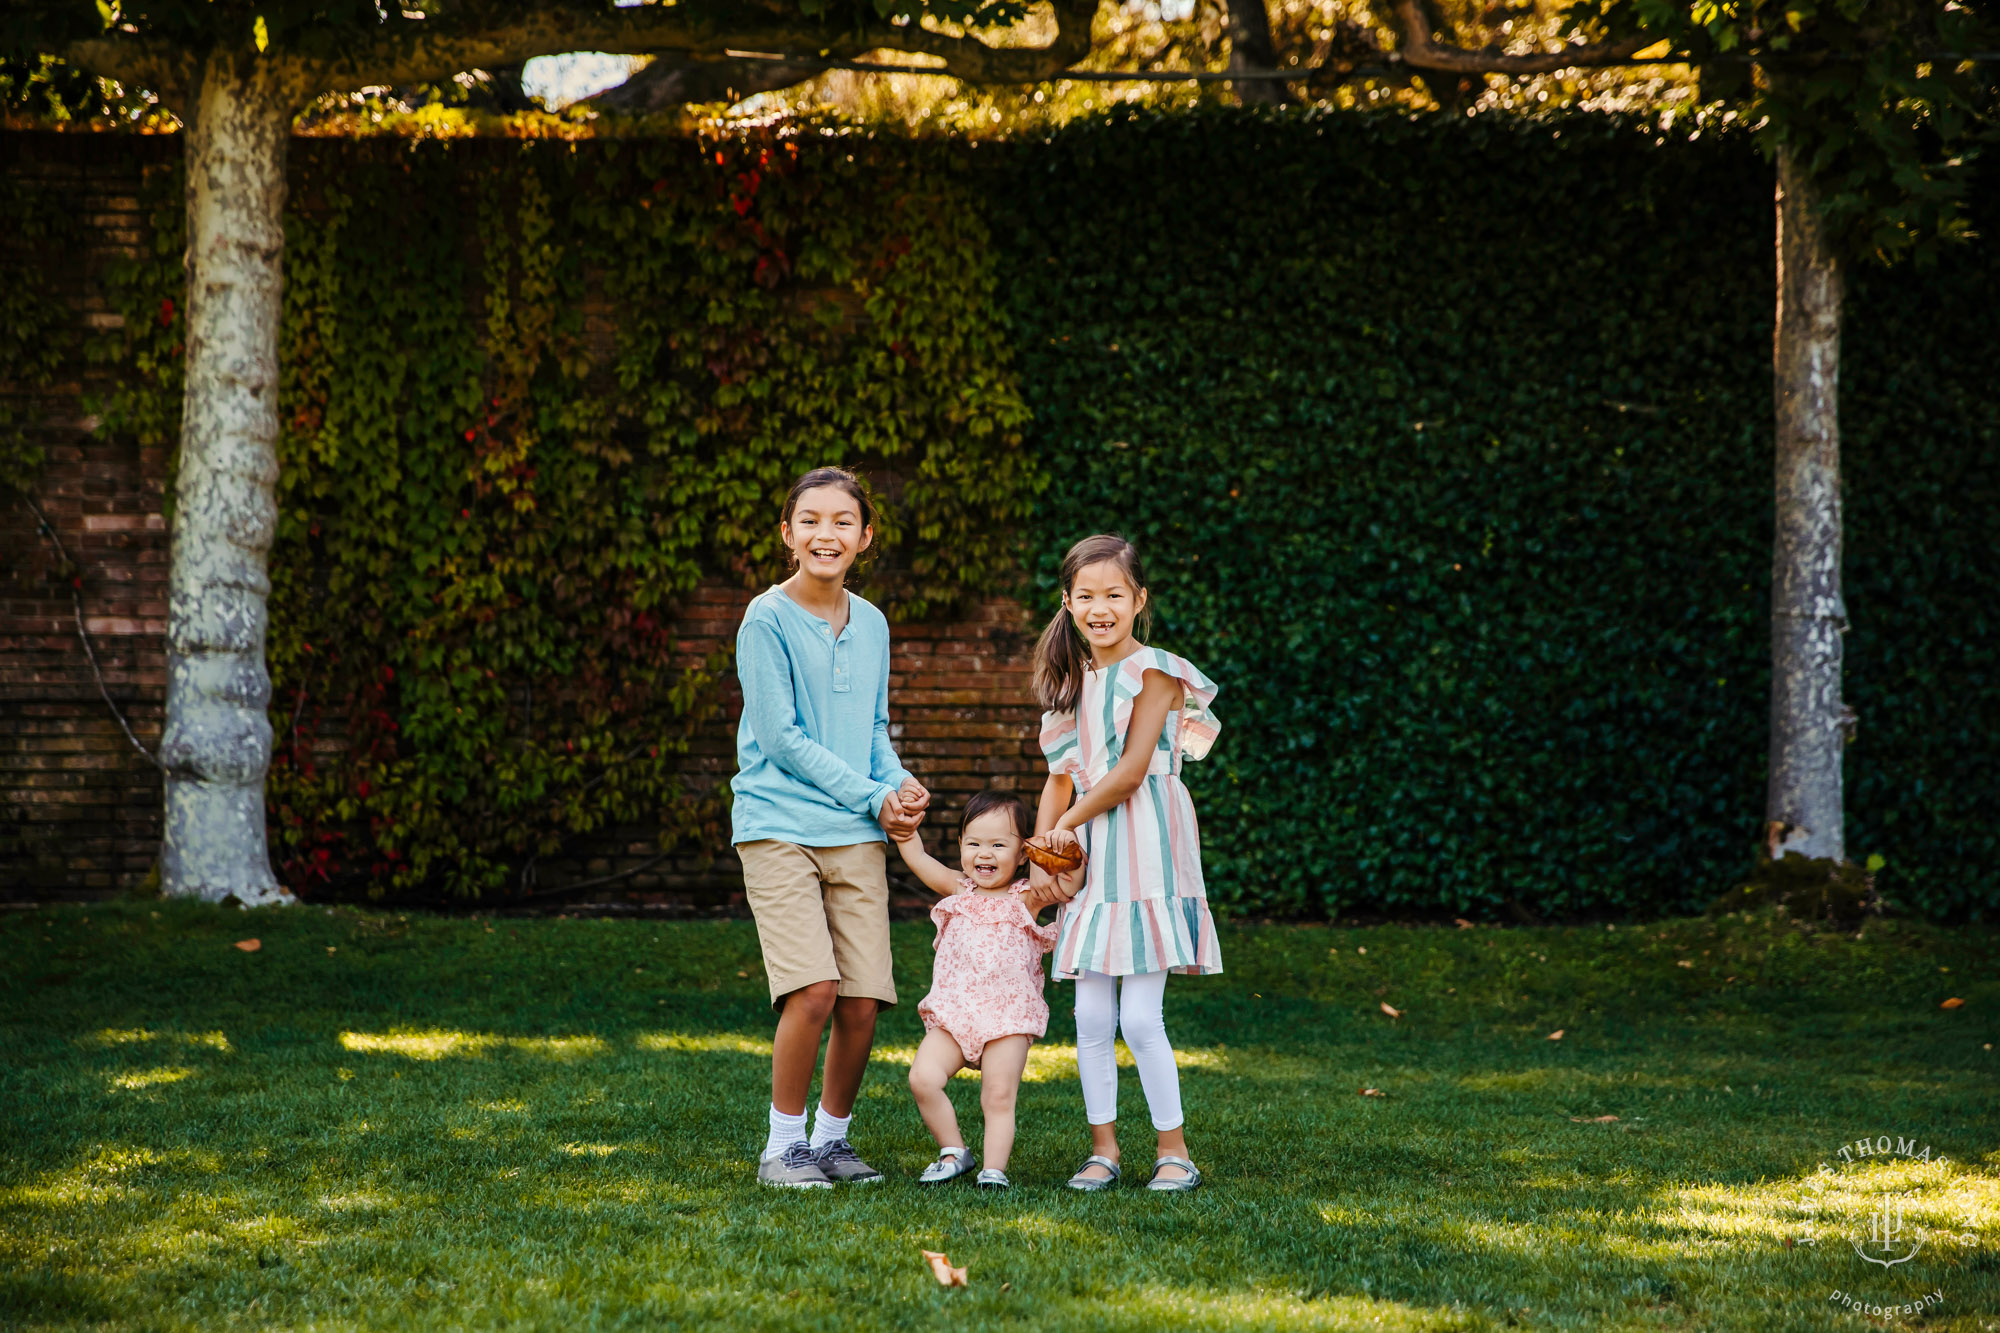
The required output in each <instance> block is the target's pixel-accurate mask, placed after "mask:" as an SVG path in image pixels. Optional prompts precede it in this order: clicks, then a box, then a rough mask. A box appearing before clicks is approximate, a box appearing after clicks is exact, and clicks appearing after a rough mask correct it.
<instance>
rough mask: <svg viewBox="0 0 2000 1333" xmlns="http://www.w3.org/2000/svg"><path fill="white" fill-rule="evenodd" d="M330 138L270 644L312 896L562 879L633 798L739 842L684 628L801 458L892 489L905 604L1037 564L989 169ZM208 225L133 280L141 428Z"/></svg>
mask: <svg viewBox="0 0 2000 1333" xmlns="http://www.w3.org/2000/svg"><path fill="white" fill-rule="evenodd" d="M301 157H302V161H301V162H300V163H299V164H298V170H297V172H296V176H297V182H298V183H297V188H296V189H295V192H294V201H295V202H294V209H293V212H292V214H291V216H290V218H289V219H288V225H287V282H286V295H285V327H284V333H283V339H284V352H283V367H284V378H283V384H282V387H281V397H280V403H281V418H282V423H283V431H284V433H283V438H282V441H281V448H280V454H281V461H282V464H283V474H282V477H281V480H280V482H279V503H280V520H279V534H278V541H277V546H276V549H275V550H274V552H273V555H272V561H271V567H272V579H273V593H272V625H273V630H272V639H271V649H270V660H271V667H272V676H273V685H274V695H273V700H274V701H273V705H272V724H273V727H274V729H275V731H276V733H277V736H278V751H277V756H276V759H275V762H274V768H273V773H272V778H271V785H270V810H271V819H272V830H271V831H272V837H273V843H274V846H275V847H276V848H277V849H278V851H277V855H278V857H279V859H280V861H281V864H282V871H283V874H284V877H285V879H286V880H287V882H288V883H290V884H292V885H293V886H294V887H295V888H300V889H304V890H307V891H309V892H310V891H314V890H315V889H317V891H319V892H328V891H342V892H345V891H353V890H354V889H355V888H356V887H358V886H359V885H360V884H363V883H365V884H367V885H369V886H370V888H371V889H372V890H373V891H375V892H390V893H396V894H399V895H403V894H411V893H425V894H435V893H439V892H443V893H448V894H452V895H459V896H466V895H478V894H481V893H484V892H488V891H492V890H495V889H498V888H501V887H503V886H510V887H511V885H513V884H520V885H529V884H532V883H533V875H532V866H533V863H534V861H535V859H536V858H538V857H544V856H548V855H550V854H552V853H554V852H555V851H557V850H558V848H559V847H561V846H562V844H563V843H564V842H565V840H567V839H569V838H571V837H573V836H575V835H579V834H584V833H589V832H592V831H594V830H598V829H602V828H604V827H606V826H607V825H616V824H622V823H634V824H643V825H645V826H647V828H648V829H649V831H650V829H652V828H653V827H655V826H657V828H658V829H659V837H660V840H661V842H662V843H663V844H672V843H674V842H675V841H676V840H680V839H693V840H695V841H697V842H698V843H699V844H700V845H702V846H712V845H714V844H715V843H716V842H719V841H721V840H722V833H721V830H720V828H719V827H718V820H719V819H720V816H721V809H720V802H719V800H718V799H717V798H716V797H715V796H713V795H701V796H698V795H697V794H695V793H691V792H690V791H689V790H688V789H687V788H686V786H685V785H684V783H683V780H682V777H681V770H682V767H683V762H682V755H683V754H684V753H685V750H686V746H687V740H688V736H689V734H690V732H691V730H692V729H693V727H694V726H695V725H697V724H698V723H700V722H701V721H702V720H704V719H705V718H707V717H709V716H711V715H712V714H713V712H714V710H715V708H716V707H717V705H718V701H719V700H718V692H717V685H718V680H719V676H720V673H721V671H722V669H723V668H724V666H725V665H726V662H725V661H723V660H720V659H710V660H692V659H690V658H689V657H688V656H687V654H686V653H685V652H684V651H683V650H682V649H680V648H679V647H678V646H677V645H676V643H675V641H674V639H673V636H672V632H671V629H672V624H673V620H674V615H675V611H676V609H677V607H678V606H679V604H680V602H681V600H682V599H683V598H684V597H685V596H686V595H687V594H688V592H689V591H690V590H691V589H693V588H694V586H695V585H696V583H697V582H698V581H699V580H700V579H702V578H703V577H704V576H706V575H714V574H718V573H720V574H725V575H728V576H732V577H736V578H739V579H741V580H742V581H744V582H746V583H758V582H762V581H765V580H768V579H770V578H772V577H774V576H776V575H778V574H779V573H780V570H779V561H780V559H781V553H780V549H779V546H778V543H777V535H776V528H777V510H778V501H779V499H780V498H781V497H782V495H783V491H784V488H785V486H786V485H787V484H788V483H789V481H790V479H791V478H792V477H793V476H794V475H796V474H797V473H798V472H800V471H802V470H804V469H805V468H807V467H811V466H815V465H818V464H822V463H827V462H832V461H842V460H846V461H854V462H857V463H859V464H861V465H862V466H864V467H868V468H869V469H870V470H871V471H873V472H874V473H875V474H876V475H877V476H878V477H884V478H894V479H896V480H897V481H898V485H897V486H896V487H894V488H892V489H894V490H896V491H897V493H896V494H894V495H893V496H892V497H891V499H892V503H891V505H890V508H889V511H888V514H887V515H886V516H885V518H884V521H883V522H882V524H881V525H880V526H879V528H878V541H879V542H880V543H882V544H883V545H884V546H886V547H887V548H888V550H889V551H890V552H891V558H892V563H891V564H890V566H889V567H888V568H887V569H886V570H884V571H883V572H882V573H881V574H880V575H879V577H878V578H877V580H876V589H877V592H876V595H877V596H878V598H879V599H884V600H886V601H887V602H888V603H889V605H890V608H891V609H892V611H894V612H896V613H898V614H922V613H927V612H943V611H948V610H949V609H951V608H952V607H953V606H955V605H957V604H959V603H960V602H961V601H962V600H963V599H964V598H965V597H967V596H968V595H971V594H973V593H975V592H978V591H982V590H984V589H987V588H990V587H992V586H994V585H995V584H996V582H998V581H1000V580H1002V579H1004V578H1005V577H1007V575H1008V572H1009V570H1010V569H1011V561H1012V557H1013V552H1014V542H1015V540H1016V538H1015V532H1016V530H1017V528H1018V525H1019V523H1020V522H1021V521H1022V520H1023V519H1024V518H1025V516H1026V514H1027V512H1028V509H1029V504H1030V501H1031V498H1032V495H1033V493H1034V491H1035V490H1036V488H1037V485H1038V480H1037V474H1036V472H1035V470H1034V468H1033V466H1032V464H1031V461H1030V460H1029V458H1028V457H1027V455H1026V453H1025V451H1024V449H1023V447H1022V442H1021V427H1022V426H1023V424H1024V422H1025V419H1026V413H1025V409H1024V408H1023V406H1022V404H1021V401H1020V398H1019V396H1018V393H1017V392H1016V390H1015V389H1014V387H1013V385H1012V380H1011V376H1010V373H1009V371H1008V368H1007V360H1008V353H1007V348H1006V345H1005V342H1004V338H1003V330H1002V327H1001V325H1000V322H999V321H998V320H997V319H996V318H995V315H994V308H993V307H994V295H993V291H994V281H995V278H994V271H993V261H992V256H991V246H990V244H989V243H988V242H987V239H986V236H985V232H984V229H983V226H982V224H981V223H980V220H979V218H980V209H979V208H978V207H977V205H976V200H975V199H974V198H973V197H972V196H971V195H970V193H969V191H968V188H967V186H966V184H965V181H964V179H963V177H962V174H961V173H955V172H952V171H943V172H938V173H933V174H929V175H923V176H919V175H918V174H916V173H914V172H912V171H910V170H909V169H908V168H907V167H906V166H905V165H902V164H899V163H898V162H896V161H894V160H890V159H887V158H885V157H884V156H883V155H882V154H881V153H879V152H877V151H876V150H875V149H874V148H873V147H872V146H871V145H869V144H868V143H867V142H865V141H862V140H859V139H852V140H842V139H831V138H827V139H821V138H815V139H813V140H811V141H809V142H808V143H807V144H806V145H804V146H803V148H802V147H801V145H800V144H799V143H798V142H797V141H796V140H792V139H780V138H775V137H773V138H754V139H731V140H727V141H722V142H708V143H701V144H697V143H693V142H688V141H676V142H667V143H653V144H646V145H643V146H620V145H612V144H605V145H590V146H587V147H586V148H585V149H583V150H581V151H579V150H573V149H572V148H571V147H570V146H569V145H567V144H560V143H558V144H540V145H527V146H517V145H512V144H507V143H504V142H493V141H487V142H480V143H461V144H440V143H430V144H423V145H418V146H412V147H406V146H403V145H399V144H392V143H383V142H380V141H377V142H374V143H362V144H358V145H357V144H342V143H339V142H332V141H328V142H324V143H319V144H315V145H313V146H312V147H310V148H305V149H303V151H302V154H301ZM173 193H174V187H173V183H172V182H165V183H163V196H162V202H163V205H165V204H169V201H170V200H171V196H172V194H173ZM178 226H179V222H178V216H177V213H176V211H175V210H174V209H173V208H172V207H171V206H163V207H162V209H161V211H160V213H159V214H158V216H157V218H156V255H155V258H154V259H152V260H151V261H149V262H148V263H146V264H143V265H139V266H135V267H133V268H131V269H128V270H127V271H125V272H124V273H123V274H121V275H120V280H121V292H122V293H123V296H122V304H123V305H124V306H125V307H126V310H127V318H128V327H129V328H130V329H131V330H132V331H133V334H134V336H133V337H132V339H131V341H130V344H129V347H130V352H131V355H132V358H133V360H132V368H133V371H134V373H133V374H132V375H131V376H129V377H128V378H127V381H126V385H127V387H126V390H125V392H124V396H123V397H122V399H121V400H120V402H119V403H118V404H117V405H116V406H115V407H114V409H113V411H112V412H111V417H112V419H113V421H114V423H115V424H116V426H117V427H118V428H119V429H124V430H129V431H133V432H135V433H138V434H140V435H142V436H145V435H151V434H157V433H158V432H160V431H163V430H171V429H172V428H173V423H174V421H175V419H176V417H177V414H178V407H179V403H178V397H177V393H178V389H177V383H176V381H177V368H178V364H179V363H178V355H179V347H178V332H177V324H178V315H177V314H176V312H175V310H174V308H173V306H172V305H171V304H170V301H171V298H170V297H167V296H164V295H162V292H163V291H167V290H171V289H172V287H173V284H174V283H175V282H176V281H177V280H178V261H177V256H178V254H179V248H180V241H179V239H178V236H179V233H178ZM607 322H608V324H610V325H613V326H615V338H614V337H613V336H612V334H611V333H610V332H609V331H608V330H607V328H606V324H607ZM897 556H902V557H905V558H900V559H898V558H896V557H897ZM322 742H338V743H337V744H323V743H322Z"/></svg>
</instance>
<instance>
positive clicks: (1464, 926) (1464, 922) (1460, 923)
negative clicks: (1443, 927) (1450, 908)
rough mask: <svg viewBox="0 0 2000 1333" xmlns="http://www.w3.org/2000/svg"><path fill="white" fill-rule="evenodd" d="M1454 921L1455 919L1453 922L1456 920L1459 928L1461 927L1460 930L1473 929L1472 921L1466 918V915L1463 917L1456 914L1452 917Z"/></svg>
mask: <svg viewBox="0 0 2000 1333" xmlns="http://www.w3.org/2000/svg"><path fill="white" fill-rule="evenodd" d="M1452 921H1453V922H1455V923H1456V924H1457V926H1458V928H1459V929H1460V930H1471V929H1472V923H1471V922H1470V921H1467V920H1466V919H1465V918H1464V917H1462V916H1455V917H1453V918H1452Z"/></svg>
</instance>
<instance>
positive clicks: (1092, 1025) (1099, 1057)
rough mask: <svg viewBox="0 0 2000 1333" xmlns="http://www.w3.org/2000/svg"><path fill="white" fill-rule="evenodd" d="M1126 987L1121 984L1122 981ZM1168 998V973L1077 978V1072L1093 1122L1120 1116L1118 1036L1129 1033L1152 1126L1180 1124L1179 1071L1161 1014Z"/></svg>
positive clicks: (1176, 1126) (1087, 1113)
mask: <svg viewBox="0 0 2000 1333" xmlns="http://www.w3.org/2000/svg"><path fill="white" fill-rule="evenodd" d="M1121 981H1122V982H1123V983H1124V985H1123V987H1122V994H1121V987H1120V985H1119V983H1120V982H1121ZM1166 996H1167V973H1165V972H1141V973H1140V974H1138V975H1137V976H1131V977H1122V978H1121V977H1112V976H1106V975H1105V974H1104V973H1102V972H1085V973H1083V974H1081V975H1080V976H1078V977H1077V980H1076V1072H1077V1077H1078V1079H1079V1080H1080V1081H1081V1082H1082V1083H1083V1114H1084V1118H1085V1119H1087V1120H1089V1121H1090V1123H1091V1124H1093V1125H1108V1124H1110V1123H1111V1122H1112V1121H1114V1120H1116V1119H1117V1118H1118V1048H1117V1044H1116V1039H1117V1034H1118V1033H1119V1032H1120V1031H1122V1032H1123V1033H1124V1034H1125V1044H1126V1045H1127V1046H1129V1047H1131V1048H1132V1062H1133V1063H1134V1064H1136V1065H1138V1066H1139V1086H1140V1087H1141V1088H1144V1089H1145V1091H1146V1109H1147V1110H1149V1111H1151V1112H1152V1114H1153V1128H1154V1129H1158V1130H1168V1129H1179V1128H1180V1127H1181V1074H1180V1070H1178V1069H1177V1068H1175V1067H1174V1048H1173V1047H1172V1046H1170V1045H1168V1044H1167V1022H1166V1019H1165V1017H1164V1016H1163V1015H1162V1014H1161V1012H1160V1004H1161V1001H1163V1000H1165V999H1166Z"/></svg>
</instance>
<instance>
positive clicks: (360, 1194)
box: [319, 1190, 396, 1213]
mask: <svg viewBox="0 0 2000 1333" xmlns="http://www.w3.org/2000/svg"><path fill="white" fill-rule="evenodd" d="M319 1206H320V1207H322V1208H324V1209H326V1210H327V1211H328V1212H329V1213H377V1212H382V1211H384V1210H385V1209H390V1208H394V1207H395V1206H396V1201H395V1200H394V1199H392V1198H390V1197H389V1196H388V1195H386V1194H384V1193H382V1192H381V1191H380V1190H351V1191H349V1192H348V1193H346V1194H322V1195H320V1196H319Z"/></svg>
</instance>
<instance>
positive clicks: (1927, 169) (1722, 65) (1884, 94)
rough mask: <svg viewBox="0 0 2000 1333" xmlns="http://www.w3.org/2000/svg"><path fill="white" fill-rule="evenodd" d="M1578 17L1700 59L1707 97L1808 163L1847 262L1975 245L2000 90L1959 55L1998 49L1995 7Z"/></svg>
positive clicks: (1987, 67) (1707, 7) (1641, 5)
mask: <svg viewBox="0 0 2000 1333" xmlns="http://www.w3.org/2000/svg"><path fill="white" fill-rule="evenodd" d="M1569 15H1570V19H1571V21H1572V23H1573V24H1575V25H1579V26H1580V25H1585V24H1590V25H1602V26H1603V28H1604V29H1606V30H1607V31H1609V32H1612V33H1613V34H1616V35H1619V36H1625V35H1629V34H1644V35H1646V36H1649V37H1658V38H1664V39H1666V40H1667V41H1668V42H1670V43H1671V44H1672V45H1673V48H1674V49H1675V50H1676V51H1681V52H1686V53H1688V54H1690V55H1692V56H1693V57H1694V58H1695V59H1694V63H1696V64H1698V65H1700V66H1701V87H1702V93H1703V95H1704V97H1705V98H1708V99H1720V100H1726V101H1728V102H1731V103H1734V104H1736V105H1737V106H1738V107H1740V108H1741V110H1742V111H1743V113H1744V117H1745V119H1746V120H1747V121H1748V122H1749V123H1753V124H1756V125H1758V126H1759V128H1758V131H1757V136H1756V137H1757V142H1758V145H1759V147H1760V148H1762V149H1763V150H1764V152H1765V153H1766V154H1767V155H1775V153H1776V152H1777V149H1778V147H1779V145H1781V144H1784V145H1789V146H1790V147H1792V148H1793V149H1795V150H1796V151H1797V152H1798V154H1799V157H1800V160H1801V161H1802V162H1803V163H1804V164H1805V165H1806V167H1807V168H1808V170H1809V171H1810V172H1811V174H1812V175H1813V177H1814V178H1815V181H1816V184H1817V186H1818V189H1819V192H1820V195H1821V198H1822V203H1823V207H1824V210H1825V216H1826V218H1827V221H1828V223H1829V225H1830V227H1831V229H1832V231H1833V233H1834V235H1835V236H1836V237H1838V238H1839V239H1840V241H1841V242H1842V243H1843V245H1844V246H1845V247H1846V248H1847V249H1849V250H1850V251H1854V252H1859V253H1864V254H1873V255H1874V256H1876V257H1877V258H1879V259H1882V260H1885V261H1887V260H1893V259H1896V258H1898V257H1901V256H1903V255H1906V254H1910V253H1912V252H1914V253H1916V254H1917V255H1918V256H1919V257H1922V258H1927V259H1928V258H1935V257H1936V247H1937V245H1938V244H1939V243H1940V242H1947V241H1952V240H1959V239H1963V238H1964V237H1965V236H1966V235H1967V233H1968V230H1969V223H1968V220H1967V217H1966V215H1965V211H1964V206H1965V192H1966V190H1967V188H1968V186H1969V184H1970V181H1971V167H1972V162H1973V158H1974V156H1975V154H1976V152H1977V148H1978V145H1979V144H1980V143H1981V142H1982V141H1988V140H1990V139H1991V137H1992V130H1993V123H1992V119H1991V117H1992V114H1993V113H1994V111H1995V110H1996V109H2000V99H1996V96H1995V93H1996V88H2000V84H1996V81H1995V72H1994V67H1993V66H1992V65H1991V64H1979V63H1971V62H1966V61H1962V60H1959V59H1956V58H1954V54H1956V55H1970V54H1973V53H1975V52H1982V51H1984V52H1988V53H1990V51H1991V48H1992V47H1993V45H1994V43H1995V42H1996V41H2000V23H1996V21H1995V20H1996V16H1995V13H1994V10H1993V7H1992V5H1991V3H1990V0H1979V2H1978V3H1965V4H1961V3H1956V0H1953V2H1952V3H1945V2H1944V0H1831V2H1825V0H1693V3H1689V2H1688V0H1577V3H1575V4H1573V5H1572V6H1571V7H1570V10H1569ZM1752 58H1754V60H1755V62H1756V63H1755V65H1754V67H1753V64H1752ZM1753 71H1754V72H1753Z"/></svg>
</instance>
